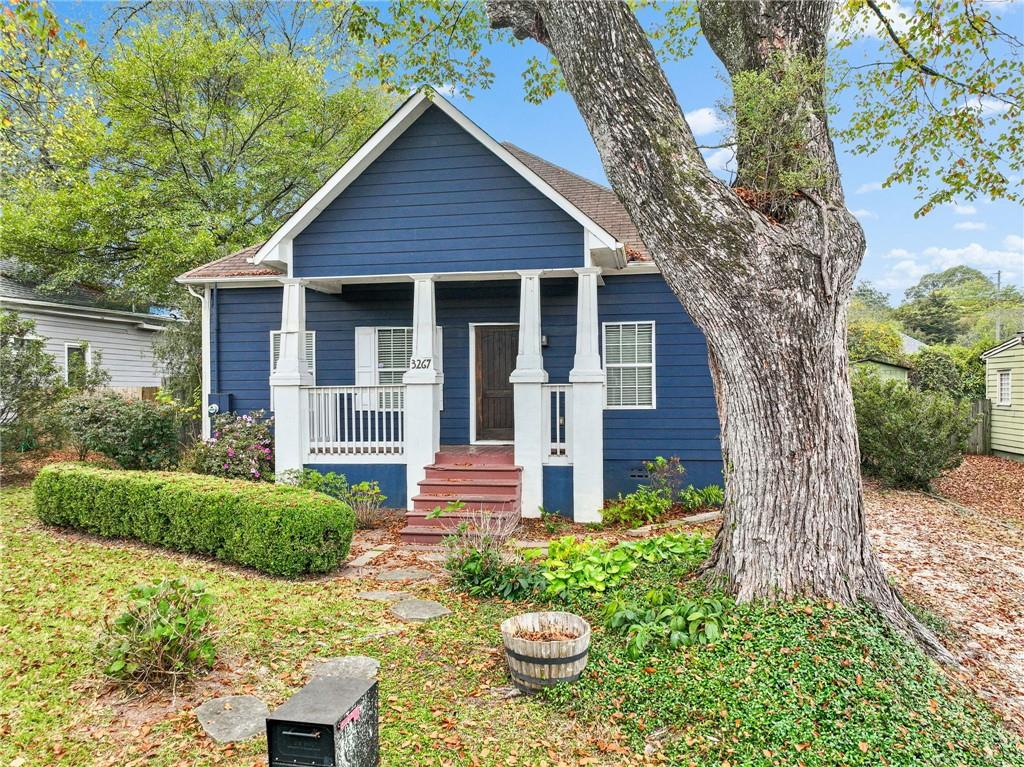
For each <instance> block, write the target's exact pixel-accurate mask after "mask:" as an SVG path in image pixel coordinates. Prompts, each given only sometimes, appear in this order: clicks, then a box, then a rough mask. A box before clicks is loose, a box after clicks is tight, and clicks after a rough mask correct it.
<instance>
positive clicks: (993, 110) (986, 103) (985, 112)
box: [977, 96, 1010, 117]
mask: <svg viewBox="0 0 1024 767" xmlns="http://www.w3.org/2000/svg"><path fill="white" fill-rule="evenodd" d="M1009 108H1010V105H1009V104H1007V103H1006V102H1005V101H1002V100H1000V99H994V98H992V97H991V96H981V97H979V98H978V107H977V109H978V112H979V113H980V114H981V115H982V116H983V117H990V116H992V115H1001V114H1002V113H1003V112H1005V111H1006V110H1008V109H1009Z"/></svg>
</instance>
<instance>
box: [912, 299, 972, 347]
mask: <svg viewBox="0 0 1024 767" xmlns="http://www.w3.org/2000/svg"><path fill="white" fill-rule="evenodd" d="M896 317H897V318H898V319H899V321H900V322H901V323H902V324H903V327H904V328H906V331H907V333H909V334H910V335H912V336H914V337H915V338H918V339H920V340H921V341H924V342H925V343H929V344H943V343H952V342H953V341H955V340H956V338H957V336H958V335H959V334H960V331H961V314H960V310H959V309H958V308H957V306H956V304H954V303H953V302H952V301H950V300H949V298H947V297H946V295H945V293H943V292H941V291H938V290H935V291H932V292H931V293H928V294H926V295H924V296H922V297H920V298H915V299H914V300H912V301H908V302H907V303H905V304H902V305H901V306H900V308H899V309H897V310H896Z"/></svg>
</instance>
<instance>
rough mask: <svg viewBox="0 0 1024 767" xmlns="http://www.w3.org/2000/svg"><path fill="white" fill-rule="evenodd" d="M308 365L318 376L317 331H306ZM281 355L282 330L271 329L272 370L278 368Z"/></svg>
mask: <svg viewBox="0 0 1024 767" xmlns="http://www.w3.org/2000/svg"><path fill="white" fill-rule="evenodd" d="M305 341H306V367H307V369H308V370H309V372H310V373H312V374H313V376H314V377H315V376H316V331H315V330H307V331H306V338H305ZM280 357H281V331H280V330H271V331H270V372H274V370H276V369H277V360H278V359H279V358H280Z"/></svg>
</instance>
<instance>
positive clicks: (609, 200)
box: [501, 141, 650, 261]
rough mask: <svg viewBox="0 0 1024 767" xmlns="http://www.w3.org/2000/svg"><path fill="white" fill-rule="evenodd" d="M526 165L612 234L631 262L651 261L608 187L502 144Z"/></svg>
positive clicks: (624, 212)
mask: <svg viewBox="0 0 1024 767" xmlns="http://www.w3.org/2000/svg"><path fill="white" fill-rule="evenodd" d="M501 145H502V146H503V147H505V148H506V149H507V150H508V151H509V152H511V153H512V155H513V156H515V158H516V159H518V160H519V161H520V162H521V163H523V165H525V166H526V167H528V168H529V169H530V170H532V171H533V172H534V173H536V174H537V175H538V176H540V177H541V178H542V179H544V180H545V181H547V182H548V184H550V185H551V187H552V188H553V189H555V190H557V191H558V193H559V194H561V195H562V196H563V197H565V198H566V199H567V200H570V201H571V202H572V203H573V204H574V205H576V207H578V208H579V209H580V210H582V211H583V212H584V213H586V214H587V215H588V216H590V218H592V219H594V221H596V222H597V223H599V224H600V225H601V226H602V227H604V228H605V229H607V230H608V231H609V232H611V234H613V235H614V236H615V237H616V238H617V239H618V240H619V242H621V243H622V244H623V246H625V248H626V259H627V260H628V261H649V260H650V255H648V253H647V248H645V247H644V243H643V240H641V239H640V233H639V232H638V231H637V229H636V225H635V224H634V223H633V219H631V218H630V217H629V214H628V213H627V212H626V209H625V208H624V207H623V205H622V203H621V202H619V198H618V197H616V195H615V192H613V191H612V190H611V189H609V188H608V187H606V186H604V185H603V184H598V183H597V182H596V181H591V180H590V179H589V178H584V177H583V176H580V175H578V174H576V173H573V172H572V171H571V170H566V169H565V168H563V167H562V166H560V165H555V164H554V163H553V162H548V161H547V160H545V159H544V158H543V157H539V156H537V155H535V154H533V153H532V152H527V151H526V150H525V149H522V148H520V147H517V146H516V145H515V144H512V143H509V142H508V141H503V142H502V143H501Z"/></svg>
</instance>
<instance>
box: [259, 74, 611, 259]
mask: <svg viewBox="0 0 1024 767" xmlns="http://www.w3.org/2000/svg"><path fill="white" fill-rule="evenodd" d="M431 106H436V107H437V108H438V109H440V110H441V111H442V112H444V113H445V114H446V115H447V116H448V117H450V118H451V119H452V120H454V121H455V123H456V124H458V125H459V127H461V128H462V129H464V130H465V131H466V132H467V133H469V135H471V136H472V137H473V138H475V139H476V140H477V141H479V142H480V143H481V144H483V145H484V147H486V148H487V149H488V150H490V151H491V152H492V153H493V154H494V155H496V156H497V157H498V159H500V160H501V161H502V162H504V163H505V164H506V165H508V166H509V167H510V168H512V170H514V171H515V172H516V173H518V174H519V175H520V176H522V177H523V178H524V179H526V181H527V182H528V183H529V184H530V185H531V186H533V187H534V188H535V189H537V191H539V192H540V193H541V194H543V195H544V196H545V197H547V198H548V199H549V200H551V201H552V202H553V203H555V205H557V206H558V207H559V208H561V209H562V210H563V211H565V213H566V214H567V215H568V216H569V217H571V218H572V219H573V220H575V221H576V222H577V223H579V224H580V225H581V226H582V227H583V229H584V231H585V233H586V238H587V240H588V244H589V249H590V250H593V251H598V252H601V253H608V252H614V253H618V254H622V258H623V263H625V260H624V259H625V257H624V253H625V251H624V248H623V246H622V243H620V242H618V241H617V240H616V239H615V237H613V236H612V235H611V234H610V233H609V232H608V231H606V230H605V229H603V228H602V227H601V226H599V225H598V224H597V223H596V222H595V221H594V220H593V219H591V218H590V217H589V216H587V215H586V214H585V213H584V212H583V211H581V210H580V209H579V208H577V207H576V206H575V205H573V204H572V203H571V202H569V200H567V199H566V198H565V197H563V196H562V195H561V194H559V193H558V192H557V191H555V189H554V188H553V187H552V186H551V185H549V184H548V183H547V182H546V181H544V179H542V178H541V177H540V176H538V175H537V174H536V173H534V172H533V171H532V170H530V169H529V168H528V167H526V166H525V165H524V164H523V163H521V162H519V160H517V159H516V158H515V156H514V155H512V153H511V152H509V151H508V150H507V149H505V147H503V146H502V145H501V144H499V143H498V142H497V141H495V140H494V139H493V138H491V137H490V136H488V135H487V134H486V133H485V132H484V131H483V130H482V129H481V128H480V126H478V125H477V124H476V123H474V122H473V121H472V120H470V119H469V118H468V117H466V115H464V114H462V112H460V111H459V110H458V109H456V108H455V107H454V106H452V105H451V104H450V103H449V102H448V101H447V100H446V99H445V98H444V97H443V96H441V95H440V94H438V93H436V92H433V91H428V90H422V91H420V92H419V93H416V94H415V95H413V96H410V97H409V98H408V99H406V101H405V103H404V104H402V106H400V107H399V108H398V110H397V111H396V112H395V113H394V114H393V115H391V117H390V118H389V119H388V120H387V122H385V123H384V124H383V125H382V126H381V127H380V128H378V129H377V132H376V133H374V134H373V135H372V136H371V137H370V138H369V139H368V140H367V141H366V143H365V144H363V145H362V146H361V147H360V148H359V150H358V151H357V152H356V153H355V154H354V155H352V157H350V158H349V160H348V162H346V163H345V164H344V165H343V166H341V168H340V169H339V170H338V172H337V173H335V174H334V175H333V176H331V177H330V178H329V179H328V180H327V183H325V184H324V185H323V186H322V187H320V189H318V190H317V191H316V192H315V193H314V194H313V196H312V197H310V198H309V199H308V200H306V202H305V203H303V205H302V207H301V208H299V209H298V210H297V211H295V213H293V214H292V216H291V217H290V218H289V219H288V220H287V221H285V223H284V224H282V225H281V227H280V228H279V229H278V230H277V231H276V232H274V234H273V235H272V236H271V237H270V239H269V240H267V241H266V243H264V245H263V247H261V248H260V249H259V251H257V253H256V255H255V256H253V258H252V263H254V264H260V263H263V262H265V261H266V262H269V263H271V264H275V265H278V266H279V267H284V268H287V269H288V273H289V274H291V263H292V240H293V239H294V238H295V237H296V235H298V234H299V233H300V232H302V230H303V229H305V228H306V227H307V226H309V224H310V223H312V221H313V220H314V219H315V218H316V217H317V216H318V215H319V214H320V213H321V212H322V211H323V210H324V208H326V207H327V206H328V205H330V204H331V203H332V202H333V201H334V199H335V198H336V197H338V195H340V194H341V193H342V192H343V191H345V189H346V188H347V187H348V186H349V184H351V183H352V182H353V181H355V180H356V179H357V178H358V177H359V175H360V174H361V173H362V172H363V171H364V170H366V168H368V167H369V166H370V164H371V163H373V161H374V160H376V159H377V158H378V157H380V156H381V155H382V154H383V153H384V151H385V150H386V149H387V148H388V147H389V146H391V144H393V143H394V142H395V140H396V139H397V138H398V137H399V136H401V135H402V134H403V133H405V131H406V130H407V129H408V128H409V127H410V126H411V125H412V124H413V123H415V122H416V120H418V119H419V117H420V115H422V114H423V113H424V112H426V111H427V109H429V108H430V107H431ZM586 255H589V251H588V254H586Z"/></svg>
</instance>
